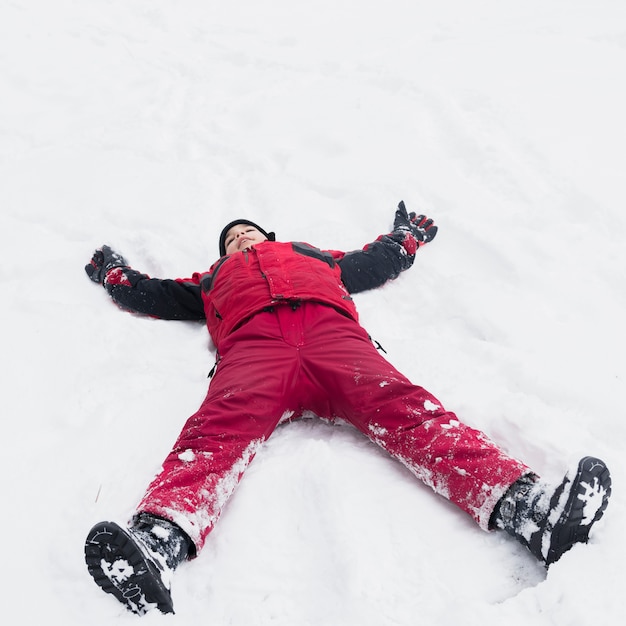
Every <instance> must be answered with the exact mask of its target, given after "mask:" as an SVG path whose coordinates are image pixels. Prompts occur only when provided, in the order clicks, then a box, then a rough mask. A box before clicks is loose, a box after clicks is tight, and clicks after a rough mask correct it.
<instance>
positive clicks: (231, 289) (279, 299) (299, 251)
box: [192, 241, 358, 346]
mask: <svg viewBox="0 0 626 626" xmlns="http://www.w3.org/2000/svg"><path fill="white" fill-rule="evenodd" d="M343 256H344V254H343V253H342V252H328V251H324V252H323V251H321V250H318V249H316V248H313V247H312V246H309V245H308V244H303V243H279V242H275V241H263V242H261V243H258V244H256V245H255V246H254V247H253V248H250V249H249V250H244V251H243V252H236V253H235V254H232V255H230V256H225V257H222V258H221V259H220V260H219V261H218V262H217V263H215V264H214V265H213V266H212V267H211V269H210V270H209V271H208V272H207V273H206V274H198V273H196V274H194V275H193V277H192V282H193V283H194V284H198V285H200V288H201V293H202V301H203V304H204V312H205V316H206V321H207V326H208V328H209V333H210V334H211V337H212V338H213V342H214V343H215V345H216V346H218V345H219V343H220V341H221V340H222V339H223V338H224V337H226V336H227V335H228V334H229V333H230V332H232V331H233V330H234V329H235V328H237V327H238V326H240V325H241V324H242V323H243V322H244V321H245V320H247V319H249V318H250V317H251V316H252V315H254V314H255V313H258V312H259V311H261V310H263V309H265V308H267V307H271V306H274V305H278V304H282V303H285V302H294V301H302V300H312V301H316V302H321V303H323V304H328V305H329V306H332V307H334V308H335V309H337V310H339V311H340V312H342V313H344V314H345V315H347V316H348V317H351V318H352V319H354V320H355V321H357V320H358V314H357V311H356V307H355V306H354V303H353V301H352V298H351V297H350V294H349V293H348V291H347V289H346V287H345V286H344V284H343V283H342V281H341V269H340V267H339V265H338V264H337V261H338V260H339V259H340V258H342V257H343Z"/></svg>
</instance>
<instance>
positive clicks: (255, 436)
mask: <svg viewBox="0 0 626 626" xmlns="http://www.w3.org/2000/svg"><path fill="white" fill-rule="evenodd" d="M296 362H297V359H295V358H294V348H293V347H291V346H288V345H286V344H285V343H284V341H283V340H282V338H281V336H280V329H279V328H278V326H277V324H276V320H275V316H274V315H273V314H271V313H262V314H259V315H257V316H255V317H254V318H253V319H252V320H251V321H250V322H248V323H247V324H246V325H245V326H243V327H242V328H240V329H238V330H237V331H235V332H234V333H233V334H232V335H231V336H230V337H229V338H228V339H227V340H226V341H225V342H224V345H223V346H222V355H221V360H220V362H219V365H218V367H217V370H216V373H215V376H214V377H213V379H212V381H211V385H210V387H209V391H208V394H207V396H206V399H205V400H204V402H203V403H202V405H201V407H200V409H199V410H198V411H197V412H196V413H195V414H194V415H192V416H191V417H190V418H189V419H188V420H187V423H186V424H185V426H184V427H183V429H182V432H181V433H180V436H179V437H178V440H177V441H176V443H175V445H174V447H173V449H172V451H171V453H170V454H169V455H168V456H167V458H166V459H165V461H164V463H163V467H162V470H161V471H160V473H159V474H158V475H157V476H156V477H155V479H154V480H153V481H152V483H151V484H150V486H149V487H148V489H147V491H146V494H145V495H144V497H143V499H142V500H141V502H140V503H139V505H138V507H137V510H138V512H145V513H152V514H154V515H158V516H161V517H164V518H166V519H169V520H172V521H173V522H175V523H176V524H178V525H179V526H180V527H181V528H182V529H183V530H184V531H185V533H187V535H189V537H190V538H191V539H192V541H193V543H194V545H195V547H196V550H197V551H199V550H200V549H201V548H202V546H203V544H204V541H205V538H206V536H207V535H208V533H209V532H210V531H211V529H212V528H213V526H214V525H215V523H216V521H217V519H218V517H219V515H220V513H221V511H222V508H223V507H224V505H225V504H226V501H227V500H228V498H229V497H230V495H231V494H232V493H233V491H234V490H235V487H236V486H237V484H238V483H239V480H240V479H241V477H242V475H243V473H244V471H245V469H246V468H247V467H248V465H249V463H250V462H251V460H252V458H253V457H254V455H255V453H256V451H257V450H258V448H259V446H260V445H261V444H262V443H263V442H264V441H265V440H266V439H267V438H268V437H269V436H270V435H271V433H272V432H273V430H274V428H275V427H276V425H277V424H278V423H279V421H280V419H281V417H282V416H283V415H284V414H285V413H286V412H287V410H288V409H289V408H291V407H290V399H289V393H288V391H289V389H290V388H291V387H292V380H293V377H294V372H293V370H294V367H295V365H294V364H295V363H296Z"/></svg>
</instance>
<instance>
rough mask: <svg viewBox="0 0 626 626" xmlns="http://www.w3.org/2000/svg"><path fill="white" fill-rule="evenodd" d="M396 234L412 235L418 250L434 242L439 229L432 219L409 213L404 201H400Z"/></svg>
mask: <svg viewBox="0 0 626 626" xmlns="http://www.w3.org/2000/svg"><path fill="white" fill-rule="evenodd" d="M393 230H394V233H402V232H404V233H410V234H411V235H413V237H414V238H415V243H416V244H417V248H419V247H421V246H423V245H425V244H427V243H428V242H429V241H432V240H433V239H434V238H435V235H436V234H437V227H436V226H435V223H434V222H433V220H432V219H430V218H427V217H426V216H425V215H415V213H414V212H411V213H407V211H406V207H405V206H404V201H400V204H398V209H397V210H396V216H395V219H394V221H393Z"/></svg>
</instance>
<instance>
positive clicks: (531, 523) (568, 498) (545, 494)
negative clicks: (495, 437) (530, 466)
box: [492, 456, 611, 567]
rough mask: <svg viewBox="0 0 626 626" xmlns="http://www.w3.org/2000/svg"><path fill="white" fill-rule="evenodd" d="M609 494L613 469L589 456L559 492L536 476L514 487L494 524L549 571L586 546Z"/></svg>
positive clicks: (497, 514)
mask: <svg viewBox="0 0 626 626" xmlns="http://www.w3.org/2000/svg"><path fill="white" fill-rule="evenodd" d="M610 495H611V475H610V473H609V469H608V468H607V466H606V465H605V464H604V463H603V462H602V461H601V460H600V459H597V458H595V457H592V456H586V457H584V458H583V459H581V460H580V461H579V463H578V468H577V469H576V471H575V472H573V473H572V474H571V475H570V474H568V475H566V476H565V478H564V479H563V481H562V482H561V484H560V485H558V487H556V489H555V488H554V487H550V486H549V485H548V484H546V483H545V482H543V481H540V480H538V478H537V477H536V476H533V475H529V476H524V477H522V478H520V479H519V480H518V481H516V482H515V483H513V485H512V486H511V488H510V489H509V490H508V491H507V493H506V494H505V495H504V497H503V498H502V500H500V503H499V504H498V506H497V507H496V510H495V512H494V516H493V518H492V526H494V527H497V528H502V529H504V530H505V531H506V532H508V533H509V534H510V535H513V537H515V538H516V539H517V540H518V541H519V542H520V543H522V544H523V545H525V546H526V547H527V548H528V549H529V550H530V552H531V553H532V554H533V555H534V556H535V557H537V558H538V559H539V560H540V561H543V562H544V563H545V565H546V567H548V566H550V565H551V564H552V563H554V562H555V561H558V560H559V559H560V558H561V556H562V555H563V553H564V552H566V551H567V550H569V549H570V548H571V547H572V546H573V545H574V544H576V543H587V541H588V539H589V531H590V530H591V526H592V525H593V524H594V523H595V522H597V521H598V520H599V519H600V518H601V517H602V515H603V514H604V511H605V509H606V507H607V505H608V503H609V496H610Z"/></svg>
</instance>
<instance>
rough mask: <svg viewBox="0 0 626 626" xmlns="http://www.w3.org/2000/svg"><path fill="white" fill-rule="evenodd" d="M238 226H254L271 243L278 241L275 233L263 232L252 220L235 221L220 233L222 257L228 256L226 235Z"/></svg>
mask: <svg viewBox="0 0 626 626" xmlns="http://www.w3.org/2000/svg"><path fill="white" fill-rule="evenodd" d="M237 224H246V225H247V226H253V227H254V228H256V229H257V230H258V231H259V232H260V233H263V234H264V235H265V236H266V237H267V238H268V239H269V240H270V241H276V234H275V233H272V232H270V233H268V232H266V231H265V230H263V229H262V228H261V227H260V226H259V225H258V224H255V223H254V222H251V221H250V220H233V221H232V222H230V223H229V224H226V226H224V228H223V229H222V232H221V233H220V257H223V256H224V255H225V254H226V233H227V232H228V231H229V230H230V229H231V228H232V227H233V226H237Z"/></svg>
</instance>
